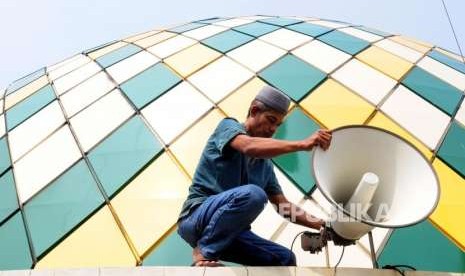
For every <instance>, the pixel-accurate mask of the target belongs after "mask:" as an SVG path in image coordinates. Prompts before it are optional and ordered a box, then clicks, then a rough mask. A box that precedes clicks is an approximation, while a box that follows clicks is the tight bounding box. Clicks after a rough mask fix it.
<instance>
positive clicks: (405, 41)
mask: <svg viewBox="0 0 465 276" xmlns="http://www.w3.org/2000/svg"><path fill="white" fill-rule="evenodd" d="M389 39H390V40H393V41H395V42H398V43H400V44H402V45H404V46H407V47H410V48H412V49H415V50H417V51H419V52H421V53H426V52H428V51H429V50H430V49H431V47H433V46H432V45H430V44H427V43H425V42H422V41H418V40H415V39H413V38H410V37H406V36H402V35H398V36H393V37H390V38H389Z"/></svg>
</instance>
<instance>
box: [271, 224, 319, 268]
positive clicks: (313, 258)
mask: <svg viewBox="0 0 465 276" xmlns="http://www.w3.org/2000/svg"><path fill="white" fill-rule="evenodd" d="M303 231H311V232H316V231H315V230H311V229H310V228H307V227H304V226H301V225H298V224H294V223H288V224H287V225H286V228H284V230H283V231H282V232H281V234H280V235H279V236H278V237H277V239H276V242H277V243H279V244H281V245H282V246H285V247H287V248H289V249H290V248H291V245H292V241H293V240H294V238H295V237H296V236H297V235H298V234H299V233H300V232H303ZM292 251H293V252H294V254H295V255H296V258H297V266H320V267H321V266H326V255H325V249H323V251H322V252H319V253H318V254H310V253H309V252H308V251H304V250H303V249H302V243H301V236H300V235H299V236H298V237H297V238H296V239H295V243H294V247H293V248H292Z"/></svg>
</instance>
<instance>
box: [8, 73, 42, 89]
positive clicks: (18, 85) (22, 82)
mask: <svg viewBox="0 0 465 276" xmlns="http://www.w3.org/2000/svg"><path fill="white" fill-rule="evenodd" d="M43 75H45V68H40V69H39V70H37V71H34V72H32V73H30V74H28V75H26V76H24V77H22V78H20V79H18V80H15V81H14V82H13V83H12V84H10V86H8V88H7V90H6V95H9V94H11V93H13V92H15V91H16V90H18V89H20V88H22V87H24V86H26V85H27V84H29V83H31V82H33V81H35V80H36V79H38V78H40V77H42V76H43Z"/></svg>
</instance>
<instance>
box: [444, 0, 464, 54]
mask: <svg viewBox="0 0 465 276" xmlns="http://www.w3.org/2000/svg"><path fill="white" fill-rule="evenodd" d="M441 1H442V6H443V7H444V11H445V12H446V15H447V19H448V20H449V25H450V27H451V29H452V33H453V34H454V38H455V43H457V47H458V48H459V51H460V56H461V57H462V61H463V63H465V58H464V57H463V53H462V48H460V44H459V40H458V39H457V35H456V34H455V30H454V26H453V25H452V20H451V19H450V16H449V12H448V11H447V7H446V3H445V2H444V0H441Z"/></svg>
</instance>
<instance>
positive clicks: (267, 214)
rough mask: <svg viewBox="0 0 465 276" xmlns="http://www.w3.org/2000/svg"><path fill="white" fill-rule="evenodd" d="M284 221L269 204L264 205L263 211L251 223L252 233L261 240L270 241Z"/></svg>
mask: <svg viewBox="0 0 465 276" xmlns="http://www.w3.org/2000/svg"><path fill="white" fill-rule="evenodd" d="M285 222H286V220H285V219H284V218H283V217H282V216H280V215H279V214H278V213H277V212H276V210H275V209H274V208H273V205H271V203H268V204H266V206H265V209H264V210H263V211H262V212H261V213H260V215H259V216H258V217H257V218H256V219H255V220H254V221H253V222H252V225H251V227H252V232H254V233H255V234H257V235H259V236H260V237H262V238H265V239H270V238H271V237H272V236H273V234H274V233H275V232H276V231H277V230H278V228H279V226H281V224H282V223H285Z"/></svg>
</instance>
